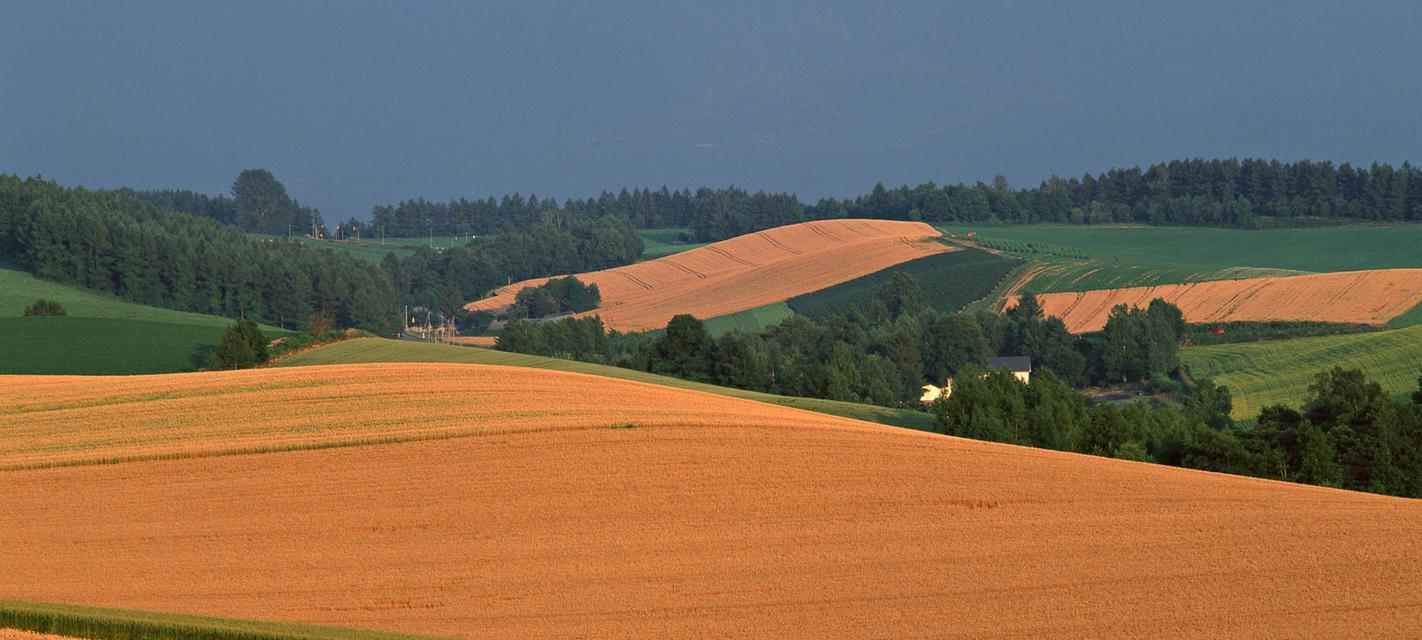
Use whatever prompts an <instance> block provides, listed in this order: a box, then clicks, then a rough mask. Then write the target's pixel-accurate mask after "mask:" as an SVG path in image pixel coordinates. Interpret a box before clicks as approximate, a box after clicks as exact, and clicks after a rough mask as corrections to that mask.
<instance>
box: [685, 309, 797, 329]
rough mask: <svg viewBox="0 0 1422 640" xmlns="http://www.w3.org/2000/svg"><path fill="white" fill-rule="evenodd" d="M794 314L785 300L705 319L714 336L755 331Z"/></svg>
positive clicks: (773, 324) (769, 326)
mask: <svg viewBox="0 0 1422 640" xmlns="http://www.w3.org/2000/svg"><path fill="white" fill-rule="evenodd" d="M793 315H795V312H794V311H791V310H790V305H788V304H785V303H784V302H776V303H772V304H768V305H765V306H763V307H756V308H754V309H746V310H745V311H738V312H736V313H732V314H730V315H724V316H717V317H715V318H710V319H708V320H706V321H704V324H705V325H706V331H707V333H710V334H711V335H713V336H720V335H721V334H724V333H730V332H732V331H743V332H746V333H755V332H757V331H761V330H763V329H769V328H771V327H773V326H775V325H777V324H780V321H781V320H784V319H786V318H789V317H790V316H793Z"/></svg>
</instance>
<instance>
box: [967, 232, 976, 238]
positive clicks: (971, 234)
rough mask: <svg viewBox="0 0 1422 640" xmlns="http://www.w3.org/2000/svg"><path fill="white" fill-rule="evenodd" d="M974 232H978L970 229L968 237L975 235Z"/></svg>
mask: <svg viewBox="0 0 1422 640" xmlns="http://www.w3.org/2000/svg"><path fill="white" fill-rule="evenodd" d="M974 233H977V232H976V231H969V232H968V237H969V238H971V237H973V234H974Z"/></svg>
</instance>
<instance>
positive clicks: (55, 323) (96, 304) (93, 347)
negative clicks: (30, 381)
mask: <svg viewBox="0 0 1422 640" xmlns="http://www.w3.org/2000/svg"><path fill="white" fill-rule="evenodd" d="M38 298H45V299H47V300H54V301H57V302H59V303H60V305H61V306H63V307H64V310H65V313H67V314H68V315H65V316H57V317H53V316H40V317H22V316H23V313H24V309H25V307H28V306H30V305H31V304H34V302H35V300H36V299H38ZM232 322H233V321H232V320H229V319H227V318H222V317H219V316H209V315H203V314H200V313H188V312H186V311H174V310H172V309H160V308H158V307H149V306H144V305H141V304H134V303H132V302H124V301H123V300H119V299H118V298H114V297H112V296H108V295H104V294H101V293H96V292H93V291H86V290H84V289H80V288H77V287H71V286H69V285H63V284H58V283H54V282H49V281H46V280H40V279H38V278H35V277H34V276H32V275H30V274H28V273H25V272H23V271H15V270H12V269H0V373H51V374H84V375H108V374H114V375H117V374H135V373H172V372H178V371H193V370H195V369H197V368H198V367H199V366H201V359H202V357H203V356H204V354H206V352H207V351H209V350H211V349H213V348H215V347H216V346H217V341H218V339H220V338H221V337H222V332H223V331H224V330H226V329H227V327H228V326H230V325H231V324H232ZM262 331H263V332H264V333H265V334H266V335H267V336H268V337H271V338H278V337H281V336H284V335H290V332H288V331H283V330H281V329H278V328H275V327H267V326H264V327H262Z"/></svg>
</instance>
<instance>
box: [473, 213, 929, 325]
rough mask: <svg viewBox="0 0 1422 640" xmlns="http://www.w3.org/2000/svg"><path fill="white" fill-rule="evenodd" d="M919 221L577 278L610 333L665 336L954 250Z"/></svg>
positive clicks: (833, 224)
mask: <svg viewBox="0 0 1422 640" xmlns="http://www.w3.org/2000/svg"><path fill="white" fill-rule="evenodd" d="M938 236H939V232H938V231H937V230H936V229H934V228H933V227H930V226H928V225H926V224H923V223H920V222H899V221H893V220H820V221H815V222H804V223H800V224H792V225H787V226H784V227H777V228H774V229H769V230H766V231H758V232H756V233H750V234H746V235H743V236H738V237H735V238H731V239H730V240H724V241H722V242H717V243H715V244H711V245H707V246H704V247H699V248H696V249H691V250H688V251H684V252H682V253H678V254H676V255H672V256H667V257H665V258H659V259H657V260H652V261H650V262H641V263H638V264H633V265H628V266H625V267H617V268H615V269H606V270H603V271H594V272H592V273H580V274H577V276H578V279H579V280H582V281H583V282H587V283H595V284H597V286H598V289H599V291H601V293H602V305H601V306H600V307H599V308H598V309H596V310H594V311H590V312H588V313H587V314H586V315H593V314H596V315H599V316H601V317H602V319H603V322H604V323H605V324H606V325H607V326H608V327H609V328H611V329H617V330H619V331H645V330H649V329H661V328H663V327H665V326H666V324H667V321H668V320H671V318H672V316H674V315H676V314H679V313H690V314H692V315H694V316H696V317H698V318H714V317H716V316H723V315H727V314H731V313H736V312H738V311H745V310H746V309H753V308H756V307H760V306H763V305H767V304H771V303H775V302H781V301H784V300H787V299H789V298H793V297H795V296H798V295H801V294H805V293H810V292H812V291H818V290H820V289H823V288H825V287H830V286H833V285H836V284H839V283H841V282H847V281H850V280H853V279H855V278H858V277H861V276H865V275H868V274H871V273H874V272H876V271H880V270H882V269H885V268H888V267H891V266H894V265H896V264H899V263H901V262H907V261H909V260H913V259H916V258H922V257H924V256H927V255H932V254H935V253H943V252H946V251H952V250H953V248H952V247H949V246H947V245H945V244H942V243H940V242H937V241H935V238H937V237H938ZM547 280H548V279H547V278H535V279H532V280H525V281H523V282H518V283H514V284H512V285H509V286H507V287H503V288H501V289H499V290H498V291H497V292H496V294H495V295H493V296H491V297H489V298H485V299H483V300H478V301H475V302H471V303H469V304H468V305H466V306H465V308H466V309H468V310H470V311H501V310H503V309H506V308H508V306H509V305H511V304H513V301H514V296H515V295H516V294H517V293H518V292H519V291H520V290H522V289H523V288H524V287H529V286H535V285H540V284H543V283H544V282H547Z"/></svg>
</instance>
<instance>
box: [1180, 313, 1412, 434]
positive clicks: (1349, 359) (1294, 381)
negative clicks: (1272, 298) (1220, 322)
mask: <svg viewBox="0 0 1422 640" xmlns="http://www.w3.org/2000/svg"><path fill="white" fill-rule="evenodd" d="M1180 361H1181V362H1182V363H1183V364H1184V365H1185V366H1186V367H1187V368H1188V369H1189V371H1190V375H1191V376H1193V377H1195V378H1211V379H1213V380H1214V381H1215V382H1216V383H1218V384H1222V385H1226V386H1228V387H1229V389H1230V393H1231V394H1233V396H1234V417H1235V418H1238V419H1243V420H1252V419H1254V418H1256V417H1258V416H1259V410H1260V409H1262V408H1264V407H1265V406H1268V405H1271V404H1285V405H1289V406H1293V407H1297V406H1298V405H1299V403H1301V402H1303V401H1304V400H1305V399H1307V398H1308V395H1309V391H1308V386H1309V385H1310V384H1312V383H1313V382H1314V376H1316V375H1317V374H1318V373H1319V372H1321V371H1324V370H1326V369H1330V368H1332V367H1335V366H1338V367H1343V368H1345V369H1361V370H1362V371H1363V372H1364V373H1365V374H1367V376H1368V378H1369V379H1370V380H1374V381H1376V382H1378V383H1379V384H1381V385H1382V387H1383V390H1384V391H1386V392H1387V393H1389V394H1394V395H1396V394H1402V393H1410V392H1412V391H1415V390H1416V389H1417V378H1418V376H1420V375H1422V326H1413V327H1409V328H1406V329H1397V330H1393V331H1380V332H1376V333H1362V334H1355V335H1342V336H1321V337H1315V338H1297V339H1293V340H1274V341H1269V342H1256V343H1246V344H1221V345H1211V346H1204V347H1188V348H1185V349H1182V350H1181V351H1180Z"/></svg>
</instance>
